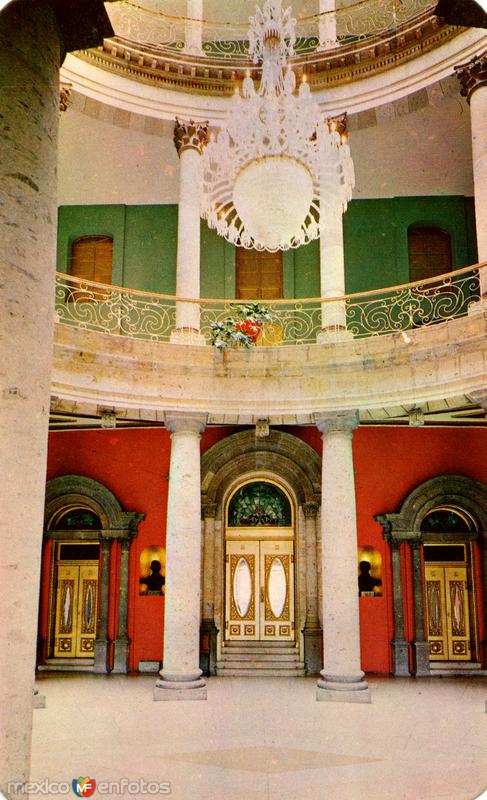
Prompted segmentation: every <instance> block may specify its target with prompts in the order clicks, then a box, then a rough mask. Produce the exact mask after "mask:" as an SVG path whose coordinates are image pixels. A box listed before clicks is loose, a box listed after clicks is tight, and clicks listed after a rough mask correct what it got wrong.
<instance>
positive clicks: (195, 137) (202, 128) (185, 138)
mask: <svg viewBox="0 0 487 800" xmlns="http://www.w3.org/2000/svg"><path fill="white" fill-rule="evenodd" d="M207 144H208V123H207V122H194V121H193V120H189V122H182V121H181V120H179V119H178V118H177V117H176V124H175V125H174V145H175V147H176V150H177V153H178V156H181V153H184V151H185V150H196V151H197V152H198V153H199V154H200V156H201V155H203V150H204V149H205V147H206V145H207Z"/></svg>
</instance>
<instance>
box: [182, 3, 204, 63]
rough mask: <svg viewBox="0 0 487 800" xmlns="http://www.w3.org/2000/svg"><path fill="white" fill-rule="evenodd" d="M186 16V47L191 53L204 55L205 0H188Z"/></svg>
mask: <svg viewBox="0 0 487 800" xmlns="http://www.w3.org/2000/svg"><path fill="white" fill-rule="evenodd" d="M186 17H187V22H186V28H185V42H184V49H185V51H186V52H187V53H190V54H191V55H195V56H202V55H204V53H203V48H202V43H203V41H202V40H203V22H202V20H203V0H187V1H186Z"/></svg>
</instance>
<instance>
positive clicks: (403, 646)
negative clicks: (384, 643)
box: [392, 640, 411, 678]
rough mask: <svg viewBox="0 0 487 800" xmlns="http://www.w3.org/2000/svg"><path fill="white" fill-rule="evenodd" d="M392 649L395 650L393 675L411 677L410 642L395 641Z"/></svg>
mask: <svg viewBox="0 0 487 800" xmlns="http://www.w3.org/2000/svg"><path fill="white" fill-rule="evenodd" d="M392 650H393V652H394V669H393V673H392V674H393V675H396V677H398V678H410V677H411V673H410V672H409V644H408V643H407V642H405V641H404V640H402V641H398V642H396V641H393V642H392Z"/></svg>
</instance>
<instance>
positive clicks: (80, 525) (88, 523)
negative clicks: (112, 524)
mask: <svg viewBox="0 0 487 800" xmlns="http://www.w3.org/2000/svg"><path fill="white" fill-rule="evenodd" d="M55 528H56V529H57V530H58V531H68V530H77V531H86V530H97V529H98V528H101V522H100V518H99V517H98V516H97V515H96V514H95V513H94V512H93V511H90V510H89V509H88V508H71V509H70V510H69V511H67V512H66V513H65V514H63V515H62V516H61V517H60V518H59V519H58V521H57V522H56V525H55Z"/></svg>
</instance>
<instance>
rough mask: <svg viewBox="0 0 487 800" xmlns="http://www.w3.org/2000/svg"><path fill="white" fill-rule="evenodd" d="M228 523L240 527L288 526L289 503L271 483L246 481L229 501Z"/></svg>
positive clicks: (289, 523) (289, 516)
mask: <svg viewBox="0 0 487 800" xmlns="http://www.w3.org/2000/svg"><path fill="white" fill-rule="evenodd" d="M228 524H229V525H232V526H240V527H254V526H258V525H272V526H289V525H291V504H290V502H289V500H288V498H287V497H286V495H285V494H284V492H283V491H282V490H281V489H279V488H278V487H277V486H274V485H273V484H272V483H265V482H264V481H256V482H255V483H247V484H246V485H245V486H242V487H241V488H240V489H239V490H238V491H237V492H235V494H234V495H233V497H232V499H231V501H230V506H229V509H228Z"/></svg>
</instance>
